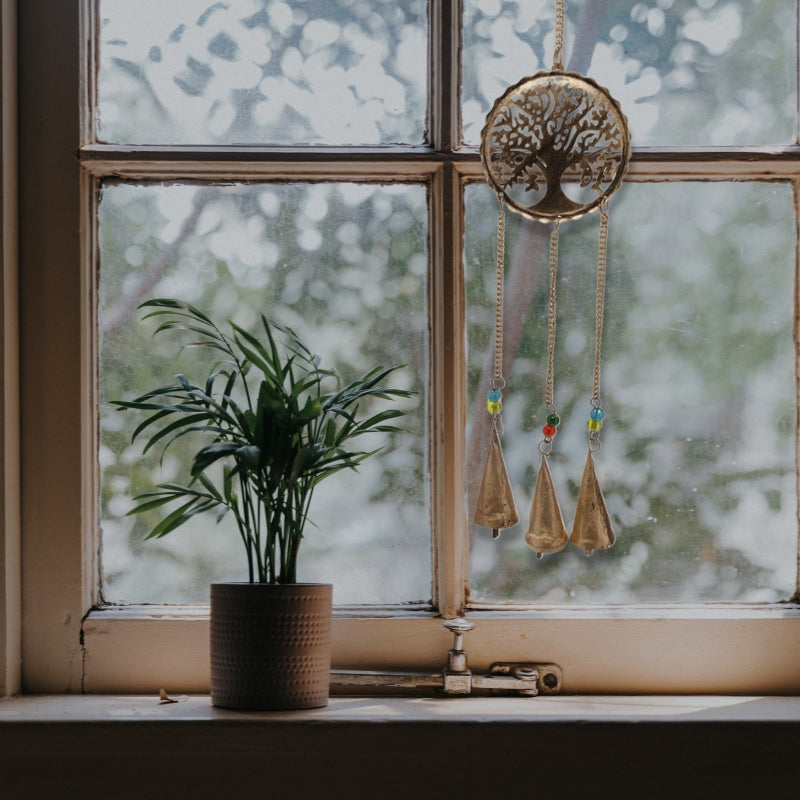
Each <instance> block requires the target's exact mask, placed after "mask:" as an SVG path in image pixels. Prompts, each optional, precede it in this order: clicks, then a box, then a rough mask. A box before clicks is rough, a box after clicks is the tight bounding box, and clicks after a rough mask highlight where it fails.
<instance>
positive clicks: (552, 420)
mask: <svg viewBox="0 0 800 800" xmlns="http://www.w3.org/2000/svg"><path fill="white" fill-rule="evenodd" d="M547 424H548V425H552V426H553V427H554V428H557V427H558V426H559V425H560V424H561V417H559V416H558V414H548V415H547Z"/></svg>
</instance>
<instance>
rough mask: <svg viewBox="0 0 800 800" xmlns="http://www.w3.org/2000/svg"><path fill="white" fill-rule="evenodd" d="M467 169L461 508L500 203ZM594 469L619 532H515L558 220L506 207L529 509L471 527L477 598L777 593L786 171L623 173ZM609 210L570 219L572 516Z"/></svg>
mask: <svg viewBox="0 0 800 800" xmlns="http://www.w3.org/2000/svg"><path fill="white" fill-rule="evenodd" d="M495 202H496V201H495V200H494V197H493V195H492V193H491V191H490V190H489V189H488V188H487V187H486V186H483V185H475V186H472V187H469V189H468V192H467V219H466V231H467V234H466V235H467V241H466V253H467V256H466V263H465V268H466V280H467V291H468V303H469V310H468V325H469V384H468V394H469V398H470V402H469V406H468V418H469V421H470V430H469V431H468V452H469V459H468V464H467V474H468V482H469V486H470V498H469V502H468V506H469V508H470V514H469V516H470V519H471V518H472V514H471V508H472V507H473V504H474V498H475V492H476V489H477V485H478V482H479V481H480V474H481V470H482V467H483V461H484V458H485V456H484V453H485V448H486V444H487V437H488V430H487V423H488V421H489V415H488V414H487V412H486V408H485V403H486V391H487V387H488V385H489V376H490V374H491V373H490V372H488V370H490V364H491V355H492V336H493V319H494V255H493V247H494V237H495V230H494V228H495V223H494V215H495V213H496V211H495V209H496V204H495ZM610 225H611V236H610V242H609V263H608V282H607V302H606V317H605V329H604V339H603V354H604V359H603V369H602V405H603V407H604V409H605V412H606V417H605V420H604V423H603V428H602V432H601V442H602V449H601V450H600V452H599V453H598V454H597V455H596V456H595V467H596V472H597V479H598V482H599V484H600V486H601V488H602V490H603V492H604V494H605V498H606V502H607V506H608V510H609V513H610V515H611V518H612V522H613V525H614V528H615V530H616V534H617V543H616V544H615V545H614V547H612V548H611V549H609V550H604V551H597V552H595V553H593V555H592V556H591V557H590V558H587V557H586V556H585V555H584V554H583V551H582V550H579V549H578V548H576V547H574V546H573V545H571V544H568V545H567V547H566V548H565V549H564V550H562V551H561V552H560V553H557V554H553V555H547V556H544V558H542V559H537V558H536V556H535V554H534V553H533V552H532V551H531V550H529V549H528V548H527V547H526V546H525V544H524V543H523V535H524V532H525V529H526V527H527V522H528V515H529V512H530V505H531V499H532V496H533V488H534V485H535V478H536V475H537V474H538V472H539V469H540V460H541V455H539V453H538V450H537V447H538V444H539V442H540V441H541V440H542V426H543V424H544V422H545V416H546V413H547V412H546V410H545V407H544V380H545V373H546V342H547V302H548V266H547V250H546V244H547V242H546V239H547V238H548V236H549V231H550V227H551V226H550V225H543V224H541V223H538V222H533V221H524V220H522V219H521V218H520V217H519V216H518V215H511V214H509V219H508V227H509V236H508V259H507V269H508V276H507V283H506V309H505V310H506V325H505V333H506V357H505V363H506V367H507V372H508V378H507V379H508V387H507V389H506V390H505V392H504V398H503V400H504V405H503V421H504V426H505V435H504V436H503V439H502V444H503V449H504V454H505V458H506V461H507V464H508V469H509V473H510V477H511V481H512V483H513V485H514V491H515V497H516V502H517V506H518V508H519V512H520V517H521V519H522V522H521V524H520V525H518V526H517V527H516V528H514V529H512V530H508V531H506V532H504V533H503V534H502V535H501V537H500V539H499V540H497V541H493V540H492V539H491V532H489V531H487V530H486V529H485V528H481V527H474V529H473V531H472V537H471V564H472V584H471V592H472V594H471V596H472V598H473V599H474V600H483V601H496V602H497V601H519V602H535V601H539V602H560V603H571V602H572V603H631V602H661V601H665V602H666V601H674V602H677V601H684V602H692V601H743V602H744V601H747V602H759V601H778V600H783V599H787V598H788V597H790V596H791V595H792V593H793V591H794V584H795V574H796V564H797V487H796V476H795V414H796V387H795V376H794V365H795V358H794V345H793V298H794V292H795V289H794V260H795V245H796V242H795V226H794V205H793V198H792V189H791V186H789V185H788V184H782V183H758V182H750V183H738V182H737V183H728V182H720V183H695V182H692V183H660V184H642V183H629V184H625V185H624V186H623V187H622V188H621V189H620V191H619V193H618V194H617V195H615V197H614V200H613V201H612V204H611V218H610ZM597 233H598V215H597V214H591V215H588V216H586V217H583V218H582V219H580V220H577V221H571V222H567V223H564V224H563V225H562V226H561V245H560V262H559V281H558V317H557V341H556V351H555V396H554V400H555V405H556V406H557V408H558V411H559V413H560V415H561V425H560V428H559V431H558V434H557V436H556V437H555V439H554V445H553V452H552V455H551V456H550V460H549V467H550V472H551V474H552V476H553V481H554V483H555V486H556V492H557V494H558V497H559V499H560V504H561V507H562V511H563V515H564V519H565V522H566V524H567V528H568V530H569V529H570V528H571V525H572V520H573V516H574V513H575V502H576V496H577V492H578V485H579V482H580V480H581V475H582V473H583V468H584V463H585V461H586V454H587V442H586V435H587V430H586V421H587V418H588V414H589V411H590V408H591V407H590V404H589V399H590V397H591V393H592V380H593V365H594V331H595V313H594V309H595V296H596V291H595V280H596V259H597Z"/></svg>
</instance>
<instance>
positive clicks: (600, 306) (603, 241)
mask: <svg viewBox="0 0 800 800" xmlns="http://www.w3.org/2000/svg"><path fill="white" fill-rule="evenodd" d="M607 249H608V198H606V199H604V200H603V202H602V203H601V204H600V241H599V244H598V246H597V297H596V298H595V317H594V318H595V325H594V387H593V389H592V401H591V402H592V405H593V406H594V407H595V408H599V407H600V361H601V356H602V348H603V321H604V318H605V298H606V252H607Z"/></svg>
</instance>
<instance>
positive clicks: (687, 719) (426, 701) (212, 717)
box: [0, 695, 800, 726]
mask: <svg viewBox="0 0 800 800" xmlns="http://www.w3.org/2000/svg"><path fill="white" fill-rule="evenodd" d="M142 721H148V722H163V723H164V724H167V725H168V724H169V723H170V722H181V723H186V722H195V723H213V722H215V721H225V722H227V723H230V722H241V723H243V724H253V723H258V724H261V725H273V724H274V725H281V724H286V723H298V722H308V723H314V724H316V725H319V724H324V723H326V722H331V723H336V724H337V726H340V725H342V724H345V723H350V724H354V725H358V724H365V723H370V722H374V723H391V722H403V723H409V722H410V723H418V724H425V723H432V722H433V723H435V722H459V723H462V724H469V723H471V722H474V723H486V722H548V723H553V722H569V723H584V722H585V723H591V722H614V723H625V722H630V723H637V722H645V721H659V722H682V723H691V722H715V723H718V722H724V723H734V724H735V723H752V722H761V723H769V722H797V723H798V724H800V697H756V696H752V697H739V696H737V697H731V696H674V695H669V696H647V697H644V696H622V695H621V696H587V695H580V696H575V695H572V696H570V695H558V696H539V697H525V698H516V697H461V698H446V697H430V696H429V697H342V696H340V697H332V698H331V699H330V703H329V705H328V706H327V707H326V708H319V709H309V710H303V711H282V712H265V711H258V712H256V711H231V710H227V709H222V708H215V707H213V706H212V705H211V702H210V698H209V697H208V696H205V695H195V696H191V697H189V698H187V699H182V700H180V701H179V702H173V703H163V704H162V703H161V702H160V701H159V698H158V697H157V696H145V695H26V696H21V697H12V698H8V699H5V700H3V701H0V725H4V724H6V723H10V722H40V723H42V722H75V723H87V722H132V723H135V722H142Z"/></svg>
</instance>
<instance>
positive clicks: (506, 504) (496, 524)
mask: <svg viewBox="0 0 800 800" xmlns="http://www.w3.org/2000/svg"><path fill="white" fill-rule="evenodd" d="M474 519H475V522H476V523H477V524H478V525H483V526H484V527H485V528H491V531H492V538H494V539H496V538H497V537H498V536H499V535H500V530H501V528H512V527H514V525H516V524H517V523H518V522H519V514H518V513H517V504H516V503H515V502H514V493H513V492H512V490H511V481H510V480H509V479H508V471H507V470H506V462H505V460H504V459H503V450H502V448H501V447H500V437H499V436H498V434H497V430H496V429H495V430H493V431H492V439H491V441H490V442H489V453H488V455H487V457H486V466H485V468H484V471H483V479H482V480H481V488H480V491H479V492H478V504H477V506H476V508H475V517H474Z"/></svg>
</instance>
